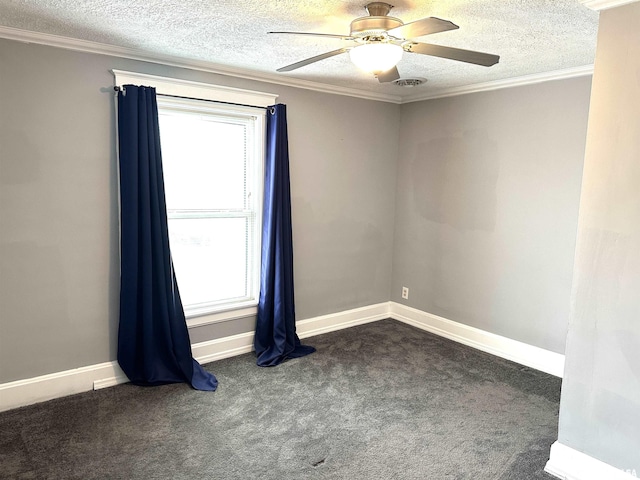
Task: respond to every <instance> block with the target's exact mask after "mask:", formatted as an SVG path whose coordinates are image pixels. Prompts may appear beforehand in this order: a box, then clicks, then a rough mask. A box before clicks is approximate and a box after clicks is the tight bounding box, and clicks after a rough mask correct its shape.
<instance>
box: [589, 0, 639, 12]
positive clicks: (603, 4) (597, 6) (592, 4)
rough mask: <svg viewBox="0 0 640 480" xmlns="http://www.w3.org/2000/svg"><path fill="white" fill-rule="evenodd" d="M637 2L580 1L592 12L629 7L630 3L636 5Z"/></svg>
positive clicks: (625, 0)
mask: <svg viewBox="0 0 640 480" xmlns="http://www.w3.org/2000/svg"><path fill="white" fill-rule="evenodd" d="M637 1H638V0H580V3H582V4H583V5H584V6H585V7H587V8H590V9H591V10H596V11H598V12H599V11H600V10H608V9H610V8H615V7H621V6H622V5H627V4H628V3H634V2H637Z"/></svg>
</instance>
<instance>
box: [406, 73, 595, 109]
mask: <svg viewBox="0 0 640 480" xmlns="http://www.w3.org/2000/svg"><path fill="white" fill-rule="evenodd" d="M587 75H593V65H583V66H581V67H574V68H566V69H563V70H554V71H552V72H543V73H534V74H532V75H523V76H521V77H513V78H507V79H504V80H494V81H492V82H484V83H476V84H474V85H466V86H463V87H454V88H447V89H443V90H438V91H436V92H431V93H425V94H424V95H413V96H411V97H405V98H404V99H403V100H402V102H401V103H403V104H404V103H412V102H421V101H423V100H432V99H435V98H444V97H453V96H457V95H465V94H467V93H477V92H486V91H489V90H499V89H502V88H510V87H522V86H524V85H533V84H535V83H542V82H549V81H552V80H564V79H567V78H574V77H584V76H587Z"/></svg>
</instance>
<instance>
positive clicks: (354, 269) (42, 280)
mask: <svg viewBox="0 0 640 480" xmlns="http://www.w3.org/2000/svg"><path fill="white" fill-rule="evenodd" d="M0 65H1V67H0V112H1V114H0V282H1V285H0V383H4V382H9V381H12V380H17V379H22V378H30V377H34V376H37V375H43V374H47V373H52V372H58V371H62V370H67V369H71V368H76V367H83V366H87V365H92V364H96V363H101V362H106V361H111V360H114V359H115V347H116V345H115V337H116V332H117V316H118V289H119V284H118V281H119V271H118V269H119V266H118V261H119V260H118V218H117V177H116V168H115V137H114V125H115V120H114V102H113V91H112V90H110V87H112V85H113V77H112V75H111V74H110V73H109V70H110V69H112V68H116V69H122V70H130V71H135V72H141V73H150V74H157V75H165V76H170V77H176V78H184V79H188V80H195V81H205V82H210V83H215V84H219V85H227V86H233V87H237V88H247V89H251V90H260V91H266V92H272V93H277V94H279V95H280V96H279V98H278V101H279V102H282V103H285V104H287V106H288V119H289V141H290V156H291V181H292V196H293V205H292V210H293V212H292V213H293V222H294V232H293V236H294V248H295V254H296V258H295V265H294V268H295V276H296V283H295V288H296V294H297V315H298V319H304V318H309V317H313V316H317V315H322V314H327V313H333V312H337V311H342V310H345V309H349V308H356V307H360V306H364V305H370V304H374V303H379V302H384V301H388V299H389V288H390V287H389V285H390V277H391V255H392V243H393V242H392V237H393V214H394V206H393V202H394V188H395V165H396V156H397V149H398V124H399V114H400V107H399V106H397V105H392V104H386V103H381V102H373V101H366V100H360V99H355V98H350V97H339V96H335V95H329V94H323V93H316V92H311V91H306V90H299V89H294V88H287V87H283V86H278V85H272V84H262V83H258V82H252V81H247V80H242V79H236V78H231V77H225V76H220V75H213V74H206V73H202V72H196V71H191V70H184V69H177V68H170V67H165V66H160V65H156V64H148V63H142V62H136V61H130V60H126V59H119V58H113V57H108V56H101V55H91V54H84V53H77V52H71V51H65V50H61V49H55V48H50V47H44V46H38V45H29V44H24V43H18V42H12V41H8V40H0ZM374 118H375V119H376V121H375V122H371V121H370V119H374ZM364 140H366V141H364ZM253 325H254V319H251V318H249V319H244V320H240V321H236V322H225V323H221V324H217V325H210V326H205V327H199V328H196V329H192V330H191V336H192V341H194V342H197V341H204V340H209V339H213V338H218V337H221V336H225V335H229V334H235V333H241V332H247V331H252V329H253Z"/></svg>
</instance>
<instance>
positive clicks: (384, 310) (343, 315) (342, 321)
mask: <svg viewBox="0 0 640 480" xmlns="http://www.w3.org/2000/svg"><path fill="white" fill-rule="evenodd" d="M385 318H389V302H384V303H377V304H375V305H369V306H366V307H360V308H354V309H353V310H345V311H344V312H339V313H332V314H329V315H322V316H321V317H314V318H309V319H307V320H300V321H299V322H296V332H297V333H298V337H300V338H308V337H313V336H314V335H321V334H323V333H329V332H334V331H336V330H342V329H343V328H349V327H355V326H356V325H363V324H365V323H371V322H376V321H378V320H383V319H385Z"/></svg>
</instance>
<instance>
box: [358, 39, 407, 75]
mask: <svg viewBox="0 0 640 480" xmlns="http://www.w3.org/2000/svg"><path fill="white" fill-rule="evenodd" d="M402 52H403V49H402V47H401V46H400V45H394V44H393V43H385V42H372V43H365V44H364V45H358V46H357V47H355V48H352V49H351V50H349V57H351V61H352V62H353V63H354V64H355V66H356V67H358V68H359V69H361V70H364V71H365V72H368V73H381V72H386V71H387V70H389V69H391V68H393V67H395V66H396V65H397V64H398V62H399V61H400V59H401V58H402Z"/></svg>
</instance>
